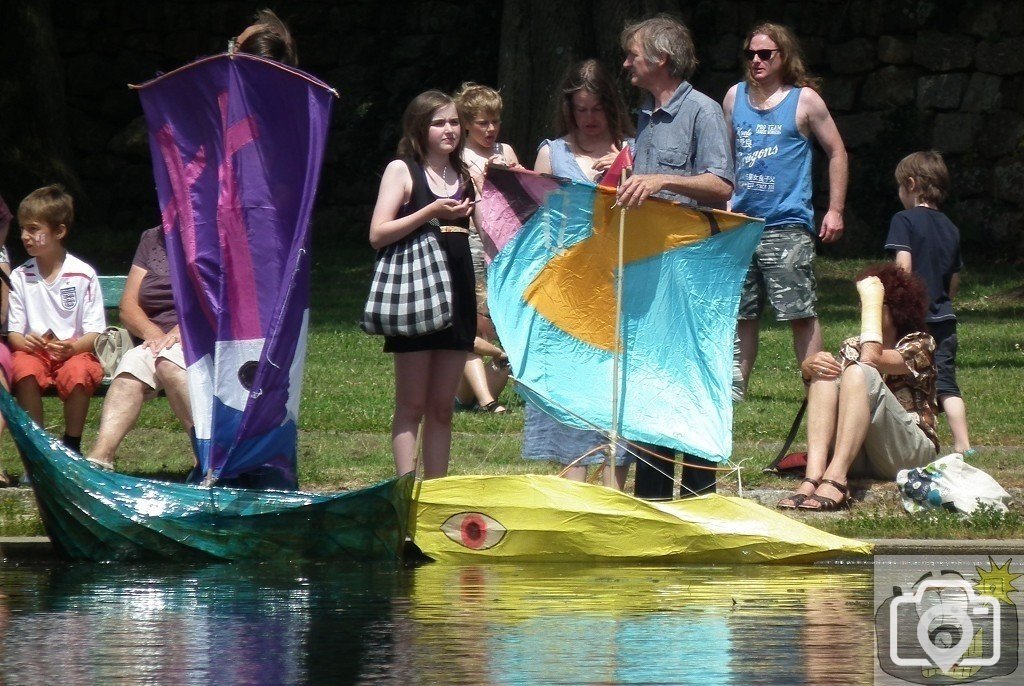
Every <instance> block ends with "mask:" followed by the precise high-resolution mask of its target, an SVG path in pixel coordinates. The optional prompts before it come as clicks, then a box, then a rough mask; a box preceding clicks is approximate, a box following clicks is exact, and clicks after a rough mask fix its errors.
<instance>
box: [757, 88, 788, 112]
mask: <svg viewBox="0 0 1024 686" xmlns="http://www.w3.org/2000/svg"><path fill="white" fill-rule="evenodd" d="M760 92H761V91H760V90H759V89H758V91H757V93H758V94H760ZM788 92H789V91H788V90H786V88H785V86H779V87H778V88H776V89H775V90H774V91H773V92H772V93H771V94H770V95H767V96H764V97H763V98H754V97H751V98H750V104H751V106H753V108H754V109H755V110H770V109H771V108H773V107H775V105H777V104H778V103H779V102H781V101H782V97H785V95H786V93H788ZM750 95H751V96H753V95H754V89H751V90H750ZM780 96H781V97H780Z"/></svg>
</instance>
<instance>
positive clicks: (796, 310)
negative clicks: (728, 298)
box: [739, 224, 818, 321]
mask: <svg viewBox="0 0 1024 686" xmlns="http://www.w3.org/2000/svg"><path fill="white" fill-rule="evenodd" d="M813 263H814V238H813V237H812V236H811V234H810V233H808V231H807V229H806V227H804V226H803V225H802V224H783V225H781V226H773V227H770V228H766V229H765V230H764V234H763V235H762V236H761V242H760V243H759V244H758V246H757V250H755V251H754V258H753V260H751V262H750V269H749V270H748V271H747V280H746V282H744V284H743V295H742V296H740V312H739V318H740V319H757V318H758V317H760V316H761V311H762V310H763V309H764V304H765V300H766V299H767V300H768V301H769V302H771V304H772V309H774V310H775V318H776V319H778V320H779V321H790V320H793V319H806V318H808V317H816V316H817V313H816V312H815V310H814V305H815V304H816V303H817V300H818V298H817V296H816V295H815V292H814V291H815V287H816V282H815V280H814V269H813Z"/></svg>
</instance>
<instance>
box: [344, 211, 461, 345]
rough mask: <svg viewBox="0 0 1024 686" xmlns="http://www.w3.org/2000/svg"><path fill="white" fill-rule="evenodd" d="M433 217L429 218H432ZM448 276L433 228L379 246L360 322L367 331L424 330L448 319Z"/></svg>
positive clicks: (395, 333) (419, 333)
mask: <svg viewBox="0 0 1024 686" xmlns="http://www.w3.org/2000/svg"><path fill="white" fill-rule="evenodd" d="M436 221H437V220H434V222H436ZM451 303H452V278H451V274H450V273H449V271H448V259H447V257H446V256H445V252H444V250H443V249H442V248H441V242H440V240H438V237H437V233H436V231H432V230H426V229H420V230H418V231H416V232H414V233H413V234H412V236H410V237H409V238H406V239H404V240H400V241H397V242H395V243H392V244H391V245H388V246H385V247H384V248H381V249H380V250H379V251H378V252H377V264H376V266H375V267H374V270H373V279H372V280H371V281H370V297H369V298H367V300H366V307H365V308H364V309H363V318H362V321H361V322H360V323H359V326H360V327H361V328H362V329H363V331H365V332H366V333H369V334H375V335H385V336H423V335H426V334H428V333H434V332H435V331H440V330H442V329H446V328H448V327H449V326H451V325H452V304H451Z"/></svg>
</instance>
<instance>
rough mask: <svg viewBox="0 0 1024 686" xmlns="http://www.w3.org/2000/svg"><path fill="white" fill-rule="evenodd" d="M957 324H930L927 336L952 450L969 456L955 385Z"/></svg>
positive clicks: (964, 409)
mask: <svg viewBox="0 0 1024 686" xmlns="http://www.w3.org/2000/svg"><path fill="white" fill-rule="evenodd" d="M956 328H957V327H956V320H955V319H953V320H945V321H941V322H929V324H928V333H930V334H931V335H932V338H934V339H935V366H936V368H937V370H938V377H937V379H936V387H935V390H936V392H937V394H938V399H939V406H940V407H941V408H942V411H943V412H945V413H946V421H947V422H948V423H949V432H950V433H951V434H952V435H953V450H954V451H955V452H958V453H961V454H963V455H971V454H973V451H972V450H971V439H970V435H969V433H968V430H967V406H966V405H964V399H963V397H962V396H961V394H960V387H959V386H958V385H957V382H956V351H957V347H958V344H957V335H956Z"/></svg>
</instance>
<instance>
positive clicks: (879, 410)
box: [850, 362, 937, 481]
mask: <svg viewBox="0 0 1024 686" xmlns="http://www.w3.org/2000/svg"><path fill="white" fill-rule="evenodd" d="M857 364H858V365H859V366H860V368H861V369H862V370H863V371H864V379H865V381H866V382H867V386H868V407H869V408H870V411H871V424H870V426H869V427H868V435H867V437H866V438H865V439H864V446H863V447H862V448H861V450H860V453H859V454H858V455H857V459H855V460H854V461H853V464H852V465H851V466H850V475H851V476H867V477H871V478H875V479H885V480H886V481H895V479H896V472H898V471H899V470H901V469H911V468H913V467H923V466H924V465H926V464H928V463H929V462H931V461H932V460H934V459H935V458H936V457H937V454H936V452H935V444H934V443H932V442H931V441H930V440H929V439H928V436H926V435H925V433H924V431H922V430H921V428H920V427H919V426H918V425H917V420H916V419H915V418H914V417H913V416H912V415H910V414H909V413H908V412H907V411H906V410H904V409H903V406H902V405H900V403H899V401H898V400H896V396H894V395H893V394H892V392H891V391H890V390H889V388H888V386H886V385H885V383H884V382H883V381H882V377H881V375H880V374H879V373H878V370H877V369H875V368H874V367H871V366H869V365H866V364H861V363H860V362H858V363H857Z"/></svg>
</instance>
